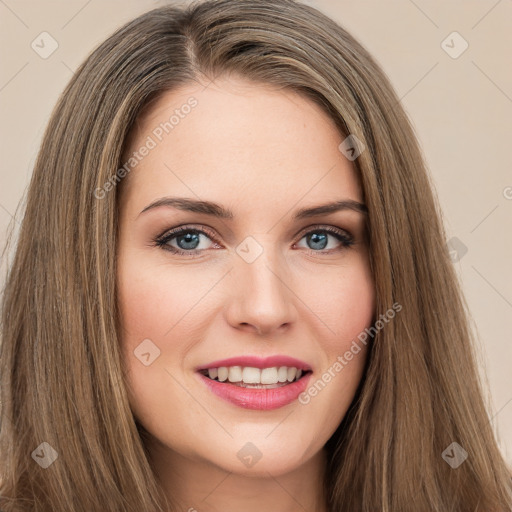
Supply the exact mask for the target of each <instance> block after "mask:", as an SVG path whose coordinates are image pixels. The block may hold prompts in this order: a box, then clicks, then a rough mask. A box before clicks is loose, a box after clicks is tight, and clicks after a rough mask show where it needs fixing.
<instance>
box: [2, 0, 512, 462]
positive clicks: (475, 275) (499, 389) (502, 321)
mask: <svg viewBox="0 0 512 512" xmlns="http://www.w3.org/2000/svg"><path fill="white" fill-rule="evenodd" d="M163 3H165V2H164V1H163V0H161V1H150V0H139V1H135V0H131V1H113V0H109V1H105V0H89V1H87V0H66V1H64V0H61V1H49V0H31V1H28V0H25V1H24V0H18V1H16V0H0V40H1V44H0V56H1V69H0V108H1V112H2V117H1V121H0V130H1V132H0V144H1V153H0V154H1V166H0V184H1V188H0V245H1V246H2V247H3V246H4V241H5V234H6V230H7V227H8V225H9V223H13V225H14V227H15V228H16V227H17V226H18V224H17V221H12V217H13V215H15V212H16V209H17V206H18V204H19V202H20V199H21V198H22V197H23V194H24V191H25V188H26V186H27V184H28V181H29V178H30V174H31V171H32V167H33V164H34V159H35V156H36V152H37V149H38V145H39V143H40V139H41V136H42V133H43V130H44V127H45V125H46V123H47V121H48V117H49V115H50V112H51V109H52V107H53V105H54V104H55V102H56V100H57V97H58V95H59V94H60V92H61V91H62V89H63V88H64V86H65V84H66V83H67V82H68V80H69V79H70V77H71V76H72V73H73V70H75V69H76V68H77V66H78V65H79V63H81V62H82V60H83V59H84V58H85V57H86V55H87V54H88V53H89V52H90V51H91V50H92V49H93V47H95V46H96V45H97V44H98V43H100V42H101V41H102V40H103V39H104V38H105V37H106V36H108V35H109V34H110V33H111V32H112V31H113V30H114V29H116V28H117V27H118V26H119V25H121V24H122V23H124V22H125V21H127V20H129V19H131V18H132V17H135V16H136V15H137V14H139V13H142V12H144V11H146V10H148V9H150V8H152V7H156V6H159V5H162V4H163ZM307 3H309V4H311V5H314V6H316V7H317V8H319V9H320V10H322V11H324V12H325V13H326V14H328V15H330V16H331V17H333V18H334V19H335V20H336V21H338V22H339V23H340V24H342V25H343V26H344V27H346V28H347V29H348V30H349V31H350V32H351V33H352V34H353V35H354V36H355V37H356V38H358V39H359V40H360V41H361V42H362V43H363V44H364V45H365V46H366V47H367V48H368V49H369V50H370V52H371V53H372V54H373V55H374V56H375V57H376V58H377V60H378V61H379V62H380V63H381V65H382V67H383V68H384V70H385V72H386V73H387V74H388V76H389V77H390V79H391V82H392V83H393V85H394V86H395V88H396V90H397V92H398V95H399V96H400V98H401V99H402V104H403V105H404V107H405V108H406V110H407V112H408V113H409V115H410V117H411V119H412V121H413V124H414V126H415V128H416V131H417V134H418V137H419V139H420V142H421V144H422V147H423V150H424V153H425V156H426V159H427V162H428V165H429V167H430V169H431V172H432V176H433V181H434V183H435V186H436V188H437V192H438V195H439V199H440V202H441V206H442V208H443V210H444V214H445V224H446V227H447V231H448V238H449V239H451V238H452V237H457V239H459V240H460V242H461V243H462V244H464V246H465V247H466V248H467V253H465V254H464V255H462V257H461V258H460V260H459V261H458V262H456V263H455V266H456V268H457V270H458V272H459V275H460V278H461V280H462V282H463V286H464V289H465V292H466V297H467V300H468V303H469V306H470V309H471V311H472V313H473V318H474V322H475V326H476V328H477V329H478V331H479V334H480V339H481V354H482V355H481V358H482V368H483V369H484V368H485V371H486V372H487V375H488V380H489V386H490V390H491V394H492V404H493V406H492V408H493V415H494V417H493V419H492V422H493V425H494V426H495V429H496V431H497V433H498V436H499V440H500V445H501V447H502V449H503V452H504V453H505V455H506V457H507V459H508V460H509V461H510V462H512V372H511V368H510V367H511V363H512V343H511V335H510V319H511V318H512V265H511V261H512V229H511V224H512V223H511V218H512V172H511V169H512V165H511V164H512V154H511V152H510V148H511V147H512V144H510V137H511V136H512V65H511V62H512V59H511V55H512V31H511V30H510V29H511V26H512V23H511V22H512V0H499V1H497V0H488V1H487V0H479V1H469V0H460V1H453V0H452V1H446V0H442V1H441V0H439V1H437V0H436V1H426V0H414V1H413V0H396V1H381V0H372V1H361V0H358V1H355V0H350V1H348V0H339V1H337V0H317V1H314V0H309V1H308V2H307ZM43 31H46V32H48V33H49V34H50V35H51V36H52V37H53V38H54V39H55V40H56V41H57V43H58V48H57V50H56V51H55V52H54V53H53V54H52V55H50V56H49V57H48V58H47V59H43V58H41V57H40V56H39V55H38V54H37V53H36V52H35V51H34V50H33V49H32V48H31V43H32V41H34V40H35V39H36V38H37V36H39V34H41V32H43ZM454 31H457V32H458V33H459V34H460V35H461V36H462V38H463V39H464V40H465V41H466V42H467V43H468V45H469V46H468V48H467V50H466V51H465V52H464V53H462V54H461V55H460V56H458V58H452V57H451V56H450V55H449V54H448V53H447V52H446V51H445V49H443V47H444V48H446V49H447V50H448V51H449V52H451V53H452V55H455V52H459V51H460V50H461V49H462V48H463V46H462V45H463V44H464V42H463V40H462V39H457V36H455V37H453V36H451V37H449V38H448V39H447V40H446V42H445V43H444V44H443V43H442V42H443V41H444V40H445V39H446V38H447V36H449V34H451V33H452V32H454ZM36 42H37V39H36ZM450 47H451V48H450ZM19 213H20V212H19V211H18V215H19ZM460 254H462V253H460ZM5 266H6V265H5V259H4V261H3V262H2V281H3V272H4V269H5Z"/></svg>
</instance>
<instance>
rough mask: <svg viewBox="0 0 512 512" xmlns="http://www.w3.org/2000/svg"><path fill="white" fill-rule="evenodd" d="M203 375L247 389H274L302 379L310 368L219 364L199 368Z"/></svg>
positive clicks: (309, 371)
mask: <svg viewBox="0 0 512 512" xmlns="http://www.w3.org/2000/svg"><path fill="white" fill-rule="evenodd" d="M199 373H200V374H202V375H204V376H205V377H207V378H209V379H211V380H213V381H215V382H220V383H222V384H231V385H233V386H238V387H241V388H248V389H275V388H281V387H284V386H287V385H289V384H292V383H293V382H297V381H298V380H300V379H303V378H304V377H305V376H306V375H308V374H309V373H312V372H311V370H300V369H297V368H295V367H287V366H281V367H272V368H263V369H261V370H260V369H259V368H253V367H242V366H230V367H226V366H221V367H219V368H209V369H205V370H199Z"/></svg>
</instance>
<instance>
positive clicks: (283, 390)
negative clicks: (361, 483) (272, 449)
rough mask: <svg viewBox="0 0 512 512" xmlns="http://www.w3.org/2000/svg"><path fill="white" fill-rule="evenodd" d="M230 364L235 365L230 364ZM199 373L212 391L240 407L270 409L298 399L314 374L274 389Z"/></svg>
mask: <svg viewBox="0 0 512 512" xmlns="http://www.w3.org/2000/svg"><path fill="white" fill-rule="evenodd" d="M237 361H240V359H237ZM221 366H222V365H221ZM229 366H234V365H233V364H230V365H229ZM247 366H248V365H247ZM253 366H254V365H253ZM275 366H277V365H275ZM282 366H286V365H282ZM290 366H292V365H290ZM214 368H215V366H214ZM198 375H199V378H200V379H201V380H202V381H203V382H204V383H205V384H206V386H208V388H209V389H210V391H211V392H212V393H214V394H216V395H217V396H218V397H220V398H222V399H223V400H226V401H227V402H230V403H232V404H234V405H237V406H239V407H243V408H244V409H257V410H261V411H268V410H271V409H277V408H279V407H283V406H285V405H288V404H289V403H291V402H293V401H294V400H296V399H297V397H298V396H299V395H300V394H301V393H303V392H304V391H305V390H306V388H307V386H308V382H309V380H310V378H311V375H312V374H311V373H307V374H306V375H303V376H302V377H301V378H300V379H299V380H297V381H294V382H291V383H289V384H287V385H286V386H282V387H280V388H273V389H251V388H242V387H240V386H236V385H234V384H231V383H229V382H227V381H226V382H219V381H216V380H212V379H209V378H208V377H206V376H205V375H203V374H201V373H198Z"/></svg>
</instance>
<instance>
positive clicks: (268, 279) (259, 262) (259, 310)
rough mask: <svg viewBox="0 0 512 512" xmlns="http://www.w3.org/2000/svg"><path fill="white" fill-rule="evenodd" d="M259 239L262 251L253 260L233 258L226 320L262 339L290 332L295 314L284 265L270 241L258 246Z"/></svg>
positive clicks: (292, 295)
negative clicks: (285, 331) (286, 330)
mask: <svg viewBox="0 0 512 512" xmlns="http://www.w3.org/2000/svg"><path fill="white" fill-rule="evenodd" d="M255 238H256V236H255ZM261 238H262V237H258V242H259V243H260V245H261V247H262V248H263V252H262V253H261V254H260V255H259V256H258V257H257V258H256V259H255V260H254V261H252V262H250V263H249V262H248V261H247V260H246V259H244V258H242V257H239V256H237V257H236V258H235V266H234V268H233V270H232V271H231V272H230V279H231V281H230V286H232V290H233V293H232V294H231V302H230V304H229V307H228V308H227V320H228V322H229V323H230V325H232V326H233V327H234V328H236V329H239V330H245V331H247V332H256V333H257V334H259V335H262V336H264V335H272V334H273V333H278V332H281V331H283V330H285V329H289V328H290V327H291V326H292V325H293V324H294V323H295V321H296V319H297V316H298V315H297V309H296V306H295V301H296V300H297V297H296V296H295V295H294V293H293V291H292V287H291V284H290V273H289V272H288V271H287V266H286V262H285V261H284V259H283V258H282V256H281V255H279V254H278V253H277V251H276V250H275V249H274V248H272V247H271V244H270V242H269V243H268V244H263V243H261ZM274 245H275V244H274Z"/></svg>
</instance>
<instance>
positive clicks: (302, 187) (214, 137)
mask: <svg viewBox="0 0 512 512" xmlns="http://www.w3.org/2000/svg"><path fill="white" fill-rule="evenodd" d="M206 85H207V87H206V88H205V85H204V84H196V83H191V84H189V85H186V86H182V87H180V88H179V89H177V90H173V91H167V92H165V93H163V94H162V95H160V97H159V98H158V99H157V100H156V101H154V102H153V103H152V104H151V106H150V107H148V108H147V109H146V110H145V112H144V114H143V115H141V116H140V117H139V119H138V121H137V123H136V124H135V126H134V128H133V130H132V133H131V135H130V138H129V145H128V147H127V151H126V152H125V155H124V159H125V160H126V161H128V159H129V158H130V157H132V158H133V155H134V153H137V152H138V153H142V152H143V153H144V155H145V156H143V157H142V158H140V160H139V161H137V162H136V165H135V166H134V167H133V170H132V171H131V172H130V177H129V178H130V179H129V182H130V185H129V195H130V196H132V197H139V198H141V200H142V199H144V200H146V201H150V200H152V199H154V198H155V197H159V196H163V195H165V194H169V193H172V194H173V195H176V194H182V195H186V196H188V197H191V196H194V195H196V196H198V197H201V198H211V199H214V200H220V199H221V198H225V199H229V200H231V201H233V192H234V191H236V192H237V196H235V198H234V200H235V201H236V200H237V197H238V199H239V200H240V201H243V202H244V203H245V204H250V205H251V206H254V205H255V204H259V205H260V206H261V207H264V206H265V205H268V204H278V203H279V202H281V203H288V202H290V201H292V202H295V203H296V202H297V201H299V200H300V198H301V196H302V197H304V198H305V200H306V199H307V200H310V202H314V201H316V200H317V199H321V200H325V199H330V198H332V199H339V197H340V195H342V196H344V197H350V198H352V199H357V200H361V190H360V183H359V180H358V176H357V173H356V171H355V168H354V166H353V163H352V162H350V161H349V160H347V159H346V158H345V157H344V156H343V154H342V153H341V152H340V151H339V149H338V146H339V144H340V143H341V142H342V141H343V139H344V138H345V137H344V136H343V135H342V134H341V133H340V132H339V130H338V128H337V127H336V124H335V122H334V120H333V119H331V118H330V117H329V116H328V115H327V113H326V112H325V111H324V110H323V109H322V108H321V107H320V106H319V105H317V104H316V103H314V102H313V101H312V100H310V99H309V98H306V97H304V96H302V95H300V94H298V93H296V92H294V91H292V90H289V89H278V88H276V87H272V86H269V85H266V84H260V83H254V82H249V81H246V80H243V79H233V78H225V79H220V80H216V81H215V82H214V83H210V84H206ZM144 147H148V148H150V149H149V150H144V151H142V150H143V148H144ZM139 156H140V155H139ZM133 163H135V161H134V162H133ZM276 202H277V203H276Z"/></svg>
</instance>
